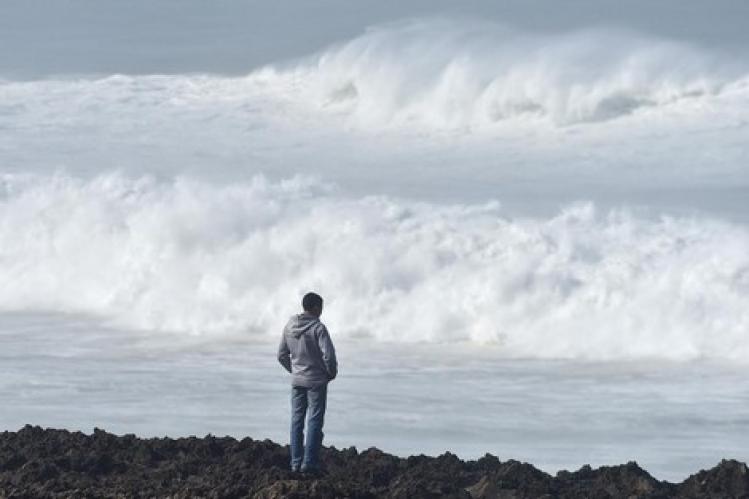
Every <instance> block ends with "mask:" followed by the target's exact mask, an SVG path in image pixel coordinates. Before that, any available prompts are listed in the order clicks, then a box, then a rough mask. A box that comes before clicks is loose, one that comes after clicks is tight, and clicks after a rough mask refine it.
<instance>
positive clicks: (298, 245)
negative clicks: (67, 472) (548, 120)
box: [0, 174, 749, 359]
mask: <svg viewBox="0 0 749 499" xmlns="http://www.w3.org/2000/svg"><path fill="white" fill-rule="evenodd" d="M0 282H2V286H0V307H1V308H2V309H3V310H6V311H11V310H49V311H63V312H82V313H88V314H95V315H99V316H104V317H108V318H110V319H111V320H112V321H113V322H114V323H115V324H117V325H121V326H125V327H133V328H142V329H147V330H163V331H172V332H185V333H190V334H200V335H210V334H214V333H230V334H251V335H256V336H261V337H264V336H269V337H275V335H276V334H277V333H278V330H279V328H280V327H281V326H282V324H283V322H284V319H285V317H286V316H287V315H288V314H289V313H291V312H293V311H294V310H296V308H297V307H298V303H297V302H298V299H299V296H300V295H301V294H302V293H303V292H304V291H306V290H308V289H315V290H318V291H319V292H320V293H321V294H323V295H324V296H325V297H326V298H327V303H328V307H327V309H326V317H325V318H326V322H327V323H328V324H329V326H330V328H331V330H332V331H333V332H334V334H335V335H336V337H338V338H344V337H346V338H369V339H371V340H373V341H395V342H463V341H468V342H480V343H493V344H497V345H499V346H500V347H501V348H502V349H503V350H504V351H505V352H506V353H507V355H510V356H517V357H548V358H560V357H561V358H589V359H630V358H643V357H658V358H661V357H663V358H673V359H692V358H697V357H708V358H711V357H717V358H736V359H746V358H747V354H749V342H747V341H746V340H747V334H749V308H747V306H746V304H747V303H749V230H747V228H746V227H745V226H740V225H733V224H729V223H726V222H721V221H717V220H713V219H709V218H673V217H662V218H659V219H652V218H646V217H643V216H638V215H636V214H633V213H630V212H628V211H627V210H625V209H623V210H619V211H612V212H608V213H599V212H598V211H597V210H596V208H595V207H594V206H593V205H591V204H579V205H574V206H570V207H568V208H566V209H564V210H562V211H561V212H560V213H558V214H557V215H556V216H554V217H552V218H548V219H539V218H527V219H512V218H508V217H506V216H505V215H503V211H502V209H501V207H500V206H499V204H498V203H488V204H483V205H451V206H441V205H432V204H426V203H417V202H409V201H404V200H397V199H394V198H388V197H363V198H356V199H351V198H347V197H344V196H342V195H340V194H339V193H338V192H337V191H336V189H335V188H334V187H332V186H328V185H325V184H323V183H320V182H317V181H313V180H310V179H305V178H303V177H295V178H292V179H289V180H286V181H282V182H278V183H275V182H270V181H268V180H266V179H265V178H263V177H256V178H254V180H253V181H251V182H247V183H243V184H234V185H230V186H219V185H212V184H208V183H204V182H200V181H198V180H195V179H190V178H180V179H177V180H174V181H170V182H161V181H157V180H154V179H153V178H149V177H143V178H128V177H125V176H122V175H118V174H109V175H102V176H100V177H97V178H95V179H90V180H83V179H78V178H74V177H69V176H66V175H56V176H18V175H6V176H5V177H3V179H2V183H0Z"/></svg>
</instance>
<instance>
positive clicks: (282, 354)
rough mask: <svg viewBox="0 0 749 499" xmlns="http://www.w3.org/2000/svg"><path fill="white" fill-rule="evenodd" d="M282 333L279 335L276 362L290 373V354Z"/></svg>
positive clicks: (284, 335)
mask: <svg viewBox="0 0 749 499" xmlns="http://www.w3.org/2000/svg"><path fill="white" fill-rule="evenodd" d="M284 333H285V331H284ZM284 333H281V343H280V344H279V345H278V362H279V363H280V364H281V365H282V366H283V368H284V369H286V370H287V371H289V372H291V352H290V351H289V345H287V344H286V334H284Z"/></svg>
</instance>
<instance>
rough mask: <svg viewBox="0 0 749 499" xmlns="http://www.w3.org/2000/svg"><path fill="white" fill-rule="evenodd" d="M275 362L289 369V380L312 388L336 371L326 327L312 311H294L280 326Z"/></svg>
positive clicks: (333, 352) (297, 384) (336, 367)
mask: <svg viewBox="0 0 749 499" xmlns="http://www.w3.org/2000/svg"><path fill="white" fill-rule="evenodd" d="M278 362H280V363H281V365H282V366H283V367H284V369H286V370H287V371H288V372H290V373H291V375H292V376H291V384H292V385H294V386H303V387H306V388H314V387H318V386H321V385H324V384H326V383H327V382H328V381H331V380H332V379H334V378H335V377H336V375H337V374H338V361H337V360H336V357H335V348H334V347H333V342H332V341H330V336H329V335H328V329H327V328H326V327H325V324H323V323H322V322H320V319H318V318H317V317H315V316H314V315H312V314H308V313H302V314H297V315H293V316H292V317H291V318H290V319H289V322H288V323H287V324H286V327H284V329H283V335H282V336H281V343H280V344H279V345H278Z"/></svg>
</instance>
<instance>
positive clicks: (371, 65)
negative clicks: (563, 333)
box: [251, 20, 749, 128]
mask: <svg viewBox="0 0 749 499" xmlns="http://www.w3.org/2000/svg"><path fill="white" fill-rule="evenodd" d="M747 74H749V73H747V71H746V68H738V67H736V65H735V64H733V63H729V62H728V61H725V60H722V58H721V57H719V56H718V55H716V54H711V53H707V52H703V51H701V50H700V49H698V48H696V47H694V46H690V45H688V44H685V43H679V42H674V41H669V40H663V39H658V38H653V37H648V36H645V35H643V34H639V33H633V32H627V31H622V30H612V29H589V30H584V31H578V32H573V33H566V34H553V35H542V34H530V33H522V32H518V31H514V30H510V29H507V28H503V27H501V26H497V25H492V24H488V23H487V24H482V23H477V22H467V21H464V22H455V21H441V20H420V21H409V22H401V23H397V24H391V25H386V26H381V27H377V28H372V29H370V30H369V31H367V32H366V33H365V34H363V35H362V36H360V37H358V38H355V39H353V40H350V41H348V42H346V43H342V44H340V45H338V46H334V47H331V48H329V49H327V50H325V51H323V52H321V53H320V54H318V55H316V56H314V57H311V58H309V59H307V60H303V61H301V62H299V63H297V64H292V65H286V66H270V67H267V68H263V69H262V70H259V71H257V72H256V73H254V74H253V75H251V77H252V78H253V79H256V80H257V81H260V82H264V83H265V84H267V85H268V87H269V88H274V89H275V90H277V91H280V92H282V93H284V94H285V95H287V96H292V98H299V99H300V100H301V101H302V102H304V103H305V104H308V105H310V106H312V107H313V108H317V109H325V110H327V111H330V112H334V113H343V114H346V115H349V114H350V115H351V116H353V117H354V118H355V120H356V121H357V122H358V123H360V124H363V125H377V126H382V125H384V124H419V125H423V126H428V127H436V128H460V127H482V126H487V125H492V124H496V123H501V122H505V121H508V120H509V121H517V120H518V119H521V120H539V119H540V120H545V121H549V122H551V123H553V124H555V125H567V124H573V123H582V122H600V121H607V120H611V119H615V118H619V117H622V116H625V115H628V114H632V113H635V112H637V111H639V110H642V109H651V108H660V107H664V106H669V105H672V104H674V103H678V102H681V101H683V100H689V99H695V98H701V97H706V98H709V97H711V96H715V95H718V94H719V93H721V92H722V91H724V90H725V89H726V88H727V87H731V86H733V85H739V86H742V87H746V75H747ZM742 80H744V81H743V83H742Z"/></svg>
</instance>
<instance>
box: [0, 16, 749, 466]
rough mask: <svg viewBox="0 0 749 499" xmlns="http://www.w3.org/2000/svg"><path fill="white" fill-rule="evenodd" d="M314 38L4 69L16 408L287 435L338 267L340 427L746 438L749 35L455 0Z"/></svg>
mask: <svg viewBox="0 0 749 499" xmlns="http://www.w3.org/2000/svg"><path fill="white" fill-rule="evenodd" d="M298 56H299V58H298V59H295V60H292V61H279V62H277V63H274V64H272V65H269V66H265V67H261V68H257V69H255V70H253V71H252V72H250V73H249V74H247V75H245V76H233V77H230V76H221V75H216V74H187V73H184V74H171V75H158V74H157V75H149V74H145V75H142V74H141V75H135V74H133V75H128V74H114V75H77V76H72V75H67V76H65V75H63V76H59V75H57V76H54V77H50V78H46V79H32V80H26V81H16V80H12V79H7V80H4V81H0V173H2V190H0V310H2V311H3V312H2V313H0V319H1V320H0V330H1V331H2V335H3V342H4V345H5V348H4V353H3V356H4V357H3V363H2V366H3V367H2V369H3V372H2V374H3V380H4V381H3V382H2V383H0V393H2V395H3V400H6V401H8V402H7V403H6V404H4V407H3V411H4V412H3V421H6V423H5V424H6V427H8V428H14V427H16V426H20V425H21V424H23V423H25V422H32V423H34V422H40V423H44V424H48V425H50V426H64V427H70V428H84V429H85V428H89V429H90V428H91V427H92V426H101V427H106V428H108V429H112V430H116V431H121V432H126V431H134V432H138V433H141V434H144V435H151V434H161V433H168V434H171V435H180V434H188V433H191V432H196V433H208V432H213V433H219V434H220V433H222V432H228V433H232V434H235V435H237V436H239V435H241V434H252V435H253V436H271V437H273V438H275V439H280V440H283V439H284V434H285V431H284V430H283V428H284V425H279V424H278V421H279V420H283V418H284V414H285V403H286V401H285V386H284V381H283V379H284V378H283V376H282V374H281V372H279V371H278V370H277V369H280V368H277V367H276V366H275V365H274V355H273V344H272V343H273V340H274V339H275V337H276V336H277V334H278V332H279V328H280V327H281V325H282V324H283V322H284V320H285V318H286V316H287V315H289V314H290V313H292V312H294V311H295V309H296V308H297V306H298V304H297V302H298V299H299V296H300V295H301V294H302V293H303V292H305V291H306V290H308V289H316V290H318V291H319V292H320V293H321V294H323V296H324V297H325V298H326V300H327V304H326V312H325V317H324V319H325V320H326V322H327V324H328V325H329V327H330V329H331V331H332V332H333V335H334V339H336V340H337V341H339V342H340V344H341V348H340V349H341V358H342V377H341V380H340V381H337V382H336V383H338V385H337V386H339V387H340V391H339V392H337V395H336V394H335V392H333V393H334V395H333V397H337V398H334V399H333V403H332V404H331V408H335V411H334V412H333V413H332V414H331V416H330V419H329V421H330V423H329V430H328V437H329V438H330V441H331V442H333V443H335V444H336V445H339V446H341V445H342V446H347V445H358V446H360V447H362V446H367V445H380V446H383V447H385V448H386V450H391V451H394V452H399V453H404V454H407V453H414V452H440V451H442V450H447V449H449V450H453V451H457V452H458V453H460V454H461V455H463V456H466V457H475V456H478V455H481V454H483V452H486V451H490V452H494V453H497V454H499V455H500V456H501V457H504V458H510V457H515V458H524V459H528V460H529V461H531V462H533V463H535V464H537V465H539V466H542V467H544V468H545V469H548V470H550V471H554V470H556V469H558V468H560V467H575V466H579V465H580V464H583V463H584V462H591V463H592V464H594V465H595V464H604V463H615V462H623V461H627V460H629V459H636V460H638V461H640V462H641V464H643V465H645V466H646V467H648V469H650V470H651V471H653V472H654V473H655V474H656V475H658V476H660V477H665V478H672V479H681V478H683V477H684V476H685V475H686V474H687V473H688V472H692V471H695V468H696V467H697V466H709V465H712V464H713V463H714V461H716V460H717V459H719V458H721V457H737V458H739V459H744V460H746V459H747V456H746V455H745V454H744V455H742V454H741V452H742V449H745V448H746V443H747V442H746V439H745V437H744V436H743V435H746V434H747V433H746V429H747V428H746V421H747V419H746V407H747V406H746V402H747V392H746V390H745V389H744V388H743V384H742V383H741V382H740V381H738V380H740V379H743V376H745V374H746V372H745V371H746V358H747V354H748V353H749V351H748V350H749V346H748V345H749V343H748V342H747V333H749V312H748V310H749V307H748V306H747V305H748V304H749V225H747V222H749V216H748V214H749V210H747V208H749V203H747V201H746V200H747V199H749V198H748V197H747V196H749V161H748V160H749V153H748V151H749V148H747V146H746V144H747V143H749V142H747V139H749V113H748V112H747V109H749V63H747V62H746V61H744V60H742V59H741V58H737V57H735V56H733V55H731V53H729V52H726V51H720V50H718V49H716V48H714V47H713V48H709V49H708V48H704V47H700V46H699V44H696V43H690V42H688V41H675V40H669V39H668V38H666V37H662V36H657V35H645V34H642V33H639V32H637V31H634V30H631V29H611V28H602V27H590V28H586V29H580V30H574V31H565V32H562V33H560V32H548V33H539V32H525V31H522V30H519V29H516V28H512V27H508V26H504V25H500V24H492V23H489V22H476V21H445V20H444V19H443V20H440V19H427V20H411V21H400V22H396V23H391V24H386V25H383V26H378V27H375V28H372V29H369V30H368V31H366V32H365V33H363V34H361V35H360V36H357V37H354V38H352V39H349V40H347V41H342V42H340V43H337V44H335V45H333V46H330V47H327V48H323V49H321V50H320V51H318V52H315V53H314V54H312V55H309V54H307V55H305V51H302V50H300V51H299V53H298ZM0 70H2V68H0ZM2 76H3V74H2V73H1V72H0V77H2ZM60 314H62V315H60ZM93 318H95V320H94V319H93ZM121 350H122V351H124V352H125V353H123V352H122V351H121ZM245 359H247V360H245ZM250 360H251V365H250V366H247V365H246V364H245V362H247V361H250ZM609 363H610V364H609ZM383 376H384V377H392V378H393V379H394V380H398V383H395V384H394V385H395V386H393V387H391V389H390V390H389V391H385V390H384V389H383V387H382V386H381V384H380V382H379V380H381V379H382V377H383ZM186 380H190V383H187V384H185V381H186ZM184 386H190V389H189V390H185V389H184ZM131 387H135V388H131ZM438 388H439V389H438ZM243 397H246V398H243ZM706 397H708V398H706ZM238 399H242V402H239V403H238V402H237V400H238ZM71 400H78V401H79V402H77V403H76V404H71V402H70V401H71ZM415 400H418V401H421V402H420V404H414V403H413V401H415ZM74 405H75V407H73V406H74ZM415 406H418V407H415ZM530 414H532V415H534V418H529V417H528V416H529V415H530ZM585 428H587V429H589V430H590V431H586V430H585ZM407 435H408V436H407ZM487 435H491V437H487ZM687 455H688V456H689V457H688V458H687V457H685V456H687Z"/></svg>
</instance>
